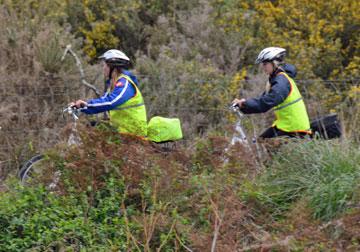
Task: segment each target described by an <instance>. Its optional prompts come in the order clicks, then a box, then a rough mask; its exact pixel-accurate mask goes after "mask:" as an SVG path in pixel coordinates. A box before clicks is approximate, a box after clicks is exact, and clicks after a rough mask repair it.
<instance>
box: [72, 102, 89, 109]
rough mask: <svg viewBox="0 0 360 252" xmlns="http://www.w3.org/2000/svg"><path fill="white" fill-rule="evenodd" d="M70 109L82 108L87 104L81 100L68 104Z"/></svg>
mask: <svg viewBox="0 0 360 252" xmlns="http://www.w3.org/2000/svg"><path fill="white" fill-rule="evenodd" d="M69 106H70V107H76V108H84V107H87V103H86V102H85V101H83V100H77V101H75V102H71V103H70V104H69Z"/></svg>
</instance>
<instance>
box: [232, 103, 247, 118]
mask: <svg viewBox="0 0 360 252" xmlns="http://www.w3.org/2000/svg"><path fill="white" fill-rule="evenodd" d="M229 109H230V110H231V111H232V112H234V113H235V114H237V116H238V117H239V118H243V117H244V114H243V113H242V112H241V111H240V107H239V105H238V104H236V103H234V104H231V106H230V107H229Z"/></svg>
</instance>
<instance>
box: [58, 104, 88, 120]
mask: <svg viewBox="0 0 360 252" xmlns="http://www.w3.org/2000/svg"><path fill="white" fill-rule="evenodd" d="M84 109H86V107H84V108H77V107H75V106H68V107H66V108H65V109H64V110H63V116H64V114H65V113H67V114H69V115H71V116H72V118H73V119H74V120H78V119H79V113H80V112H81V110H84ZM64 117H65V116H64Z"/></svg>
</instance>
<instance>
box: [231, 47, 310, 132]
mask: <svg viewBox="0 0 360 252" xmlns="http://www.w3.org/2000/svg"><path fill="white" fill-rule="evenodd" d="M285 55H286V50H285V49H284V48H280V47H268V48H265V49H263V50H262V51H261V52H260V53H259V55H258V57H257V59H256V61H255V63H256V64H261V66H262V68H263V70H264V72H265V73H266V74H267V75H268V76H269V88H268V90H266V91H265V92H264V93H263V94H262V95H261V96H259V97H256V98H250V99H244V98H242V99H235V100H234V101H233V104H236V105H238V106H239V107H240V110H241V111H242V112H243V113H245V114H252V113H264V112H266V111H268V110H270V109H273V111H274V112H275V115H276V120H275V122H274V123H273V125H272V126H271V127H270V128H268V129H267V130H265V131H264V132H263V133H262V134H261V135H260V137H262V138H272V137H277V136H283V135H285V136H290V137H294V136H305V135H308V134H311V130H310V122H309V118H308V115H307V111H306V107H305V104H304V101H303V99H302V96H301V94H300V92H299V90H298V88H297V86H296V83H295V81H294V79H293V78H295V76H296V69H295V67H294V66H293V65H290V64H286V63H285V62H284V58H285Z"/></svg>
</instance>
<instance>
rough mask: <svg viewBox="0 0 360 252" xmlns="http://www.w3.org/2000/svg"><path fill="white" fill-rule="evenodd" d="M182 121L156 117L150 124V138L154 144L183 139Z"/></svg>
mask: <svg viewBox="0 0 360 252" xmlns="http://www.w3.org/2000/svg"><path fill="white" fill-rule="evenodd" d="M182 137H183V135H182V131H181V125H180V120H179V119H178V118H165V117H161V116H154V117H153V118H151V119H150V122H149V124H148V138H149V140H151V141H153V142H157V143H160V142H168V141H176V140H180V139H182Z"/></svg>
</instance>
